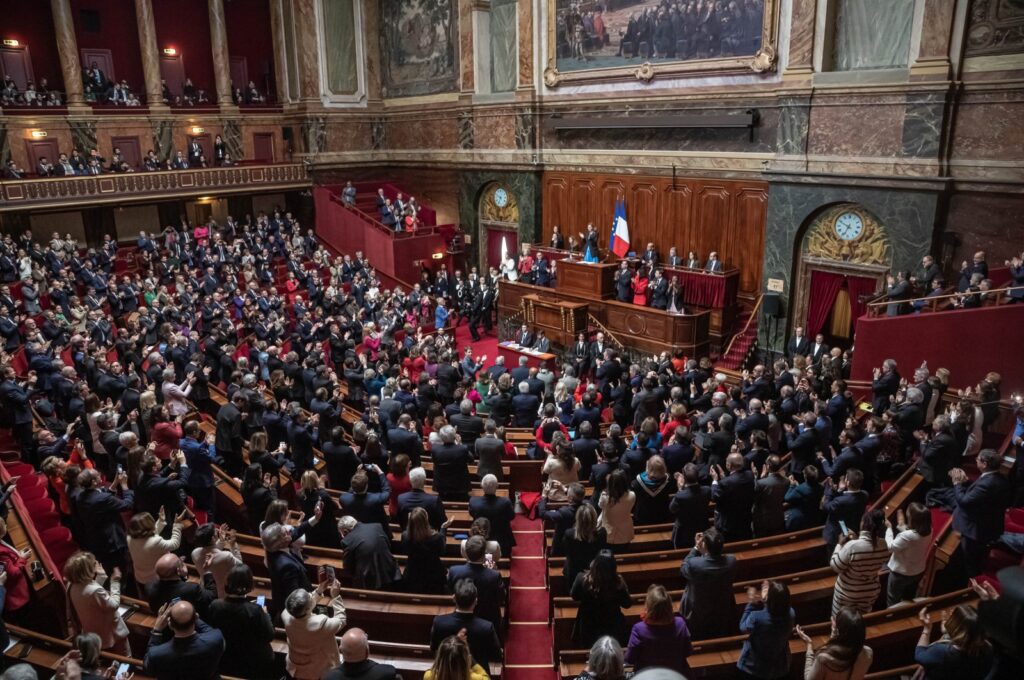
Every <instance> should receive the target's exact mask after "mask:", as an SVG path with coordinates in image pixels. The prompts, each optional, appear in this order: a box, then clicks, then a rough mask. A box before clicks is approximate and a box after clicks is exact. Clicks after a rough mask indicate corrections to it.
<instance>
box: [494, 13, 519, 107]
mask: <svg viewBox="0 0 1024 680" xmlns="http://www.w3.org/2000/svg"><path fill="white" fill-rule="evenodd" d="M518 21H519V18H518V16H517V15H516V1H515V0H492V2H491V91H492V92H511V91H512V90H514V89H516V84H517V81H518V76H519V74H518V73H517V69H518V68H519V57H518V54H517V51H516V27H517V24H518Z"/></svg>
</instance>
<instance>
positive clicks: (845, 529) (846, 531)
mask: <svg viewBox="0 0 1024 680" xmlns="http://www.w3.org/2000/svg"><path fill="white" fill-rule="evenodd" d="M839 530H840V531H842V532H843V533H844V534H848V533H849V532H850V530H849V529H847V528H846V522H844V521H843V520H839Z"/></svg>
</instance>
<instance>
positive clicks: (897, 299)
mask: <svg viewBox="0 0 1024 680" xmlns="http://www.w3.org/2000/svg"><path fill="white" fill-rule="evenodd" d="M886 284H887V285H886V289H885V293H886V297H887V298H888V299H889V304H887V305H886V306H885V314H886V316H899V315H901V314H906V313H907V304H906V303H905V302H904V301H905V300H909V299H910V298H911V297H912V296H913V289H912V288H911V286H910V281H908V280H907V275H906V273H905V272H901V271H898V272H896V275H895V276H893V275H892V274H890V275H889V276H888V277H886Z"/></svg>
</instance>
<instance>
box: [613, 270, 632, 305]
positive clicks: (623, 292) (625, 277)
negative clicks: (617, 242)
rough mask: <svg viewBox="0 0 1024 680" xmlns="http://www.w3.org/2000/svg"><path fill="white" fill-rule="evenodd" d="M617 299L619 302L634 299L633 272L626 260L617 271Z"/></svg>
mask: <svg viewBox="0 0 1024 680" xmlns="http://www.w3.org/2000/svg"><path fill="white" fill-rule="evenodd" d="M615 299H616V300H618V301H619V302H629V301H631V300H632V299H633V272H632V270H630V268H629V263H628V262H626V261H625V260H623V261H622V263H621V264H620V265H619V270H618V271H617V272H615Z"/></svg>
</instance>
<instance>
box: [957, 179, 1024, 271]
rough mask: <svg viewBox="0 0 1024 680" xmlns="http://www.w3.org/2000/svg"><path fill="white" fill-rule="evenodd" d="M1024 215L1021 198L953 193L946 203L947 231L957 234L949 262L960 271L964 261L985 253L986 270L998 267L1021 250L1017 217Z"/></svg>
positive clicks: (1006, 195)
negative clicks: (986, 259) (987, 267)
mask: <svg viewBox="0 0 1024 680" xmlns="http://www.w3.org/2000/svg"><path fill="white" fill-rule="evenodd" d="M1022 214H1024V196H1021V195H1019V194H1016V195H1015V194H993V193H981V192H959V191H958V192H956V193H954V194H953V195H952V196H951V197H950V200H949V212H948V214H947V217H946V231H947V232H952V233H954V234H956V237H957V241H958V243H957V245H956V247H955V248H953V250H952V253H951V256H950V262H951V265H952V267H953V268H959V266H960V262H962V261H963V260H964V259H967V260H970V259H971V256H972V255H973V254H974V253H975V252H977V251H979V250H984V251H985V252H986V253H987V255H988V263H989V267H998V266H1001V265H1002V263H1003V262H1004V261H1005V260H1007V259H1009V258H1010V257H1012V256H1013V255H1014V254H1019V253H1020V251H1021V245H1020V241H1021V238H1020V237H1021V229H1020V216H1021V215H1022Z"/></svg>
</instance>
